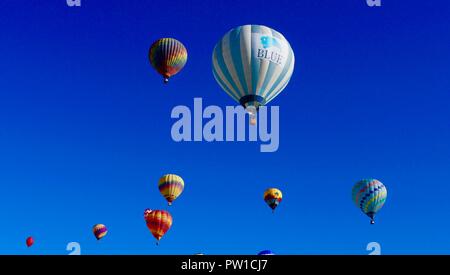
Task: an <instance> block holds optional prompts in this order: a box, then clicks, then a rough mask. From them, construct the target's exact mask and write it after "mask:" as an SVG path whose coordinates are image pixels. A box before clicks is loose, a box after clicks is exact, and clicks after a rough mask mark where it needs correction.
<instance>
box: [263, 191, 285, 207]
mask: <svg viewBox="0 0 450 275" xmlns="http://www.w3.org/2000/svg"><path fill="white" fill-rule="evenodd" d="M282 199H283V193H281V191H280V190H279V189H277V188H269V189H267V190H266V191H265V192H264V201H265V202H266V203H267V205H268V206H269V207H270V208H272V212H273V211H275V208H277V206H278V204H280V202H281V200H282Z"/></svg>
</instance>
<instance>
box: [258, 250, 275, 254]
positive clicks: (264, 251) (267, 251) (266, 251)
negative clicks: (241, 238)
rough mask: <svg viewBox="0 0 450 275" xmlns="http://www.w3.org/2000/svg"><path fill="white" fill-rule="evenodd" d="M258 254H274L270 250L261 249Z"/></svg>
mask: <svg viewBox="0 0 450 275" xmlns="http://www.w3.org/2000/svg"><path fill="white" fill-rule="evenodd" d="M258 255H275V253H273V252H272V251H270V250H263V251H261V252H259V253H258Z"/></svg>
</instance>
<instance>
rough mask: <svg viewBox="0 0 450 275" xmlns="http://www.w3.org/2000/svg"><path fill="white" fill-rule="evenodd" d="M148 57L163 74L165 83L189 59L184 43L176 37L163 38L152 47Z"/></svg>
mask: <svg viewBox="0 0 450 275" xmlns="http://www.w3.org/2000/svg"><path fill="white" fill-rule="evenodd" d="M148 58H149V60H150V64H152V66H153V68H155V70H156V71H157V72H158V73H159V74H160V75H162V76H163V78H164V83H167V82H169V78H170V77H171V76H173V75H175V74H177V73H178V72H179V71H181V69H183V67H184V65H186V61H187V50H186V48H185V47H184V45H183V44H182V43H181V42H180V41H178V40H176V39H174V38H161V39H158V40H156V41H155V42H154V43H153V44H152V46H151V47H150V50H149V53H148Z"/></svg>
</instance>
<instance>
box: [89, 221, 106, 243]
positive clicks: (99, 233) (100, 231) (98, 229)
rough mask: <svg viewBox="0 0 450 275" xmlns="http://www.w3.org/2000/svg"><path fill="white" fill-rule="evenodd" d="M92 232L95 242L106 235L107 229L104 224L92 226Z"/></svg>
mask: <svg viewBox="0 0 450 275" xmlns="http://www.w3.org/2000/svg"><path fill="white" fill-rule="evenodd" d="M92 231H93V232H94V236H95V238H97V240H100V239H101V238H103V237H105V235H106V233H108V229H107V228H106V226H105V225H104V224H96V225H94V227H93V228H92Z"/></svg>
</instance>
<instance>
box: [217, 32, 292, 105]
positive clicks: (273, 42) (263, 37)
mask: <svg viewBox="0 0 450 275" xmlns="http://www.w3.org/2000/svg"><path fill="white" fill-rule="evenodd" d="M212 64H213V74H214V78H215V79H216V81H217V83H218V84H219V85H220V87H222V89H223V90H224V91H225V92H226V93H227V94H228V95H229V96H230V97H231V98H233V99H234V100H235V101H236V102H239V103H240V104H241V105H242V106H243V107H244V108H247V107H255V108H256V109H258V108H259V106H261V105H265V104H267V103H269V102H270V101H271V100H272V99H274V98H275V97H276V96H277V95H278V94H279V93H281V91H283V89H284V88H285V87H286V85H287V84H288V82H289V80H290V78H291V76H292V73H293V71H294V64H295V58H294V52H293V51H292V48H291V46H290V45H289V42H288V41H287V40H286V39H285V38H284V36H283V35H282V34H281V33H279V32H277V31H275V30H274V29H271V28H269V27H266V26H261V25H244V26H240V27H237V28H234V29H232V30H231V31H229V32H228V33H227V34H225V36H224V37H223V38H222V39H221V40H220V41H219V42H218V43H217V45H216V46H215V48H214V51H213V55H212Z"/></svg>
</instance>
